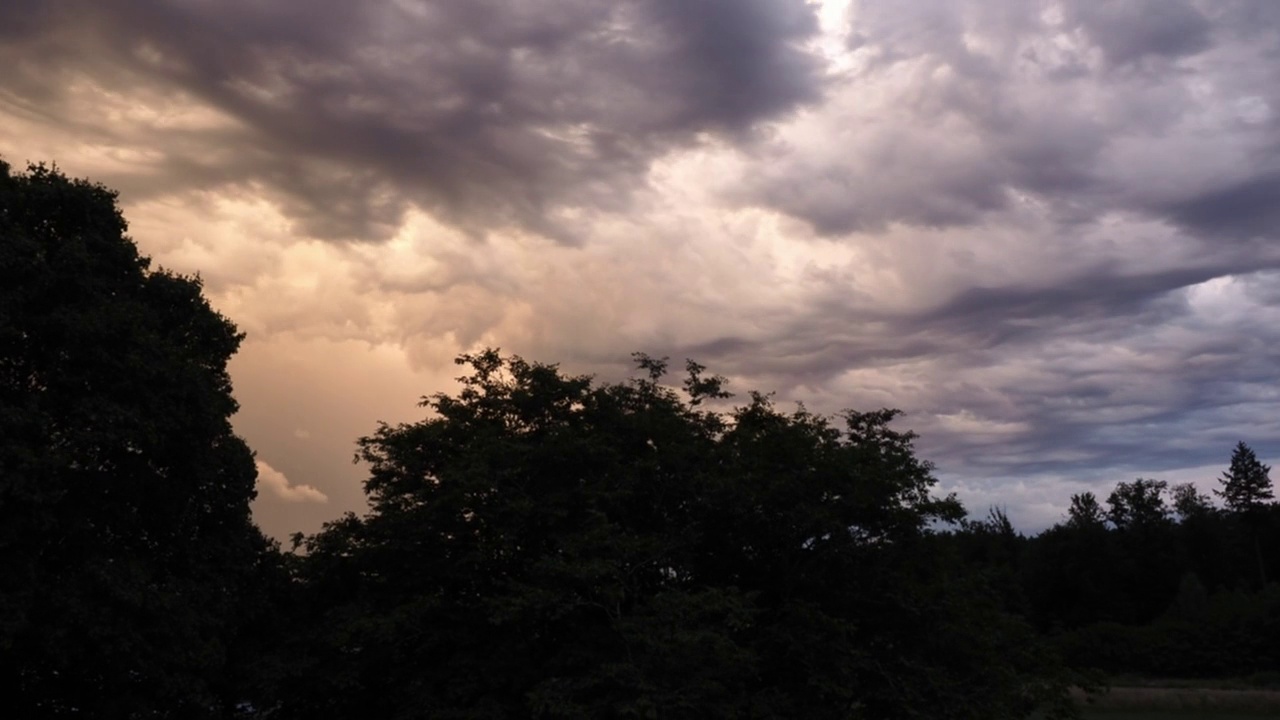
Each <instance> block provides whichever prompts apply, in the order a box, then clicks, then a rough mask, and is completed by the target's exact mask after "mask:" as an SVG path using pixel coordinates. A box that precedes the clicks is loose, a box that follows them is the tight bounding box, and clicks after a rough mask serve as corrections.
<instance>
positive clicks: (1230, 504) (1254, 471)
mask: <svg viewBox="0 0 1280 720" xmlns="http://www.w3.org/2000/svg"><path fill="white" fill-rule="evenodd" d="M1270 473H1271V467H1270V466H1269V465H1263V464H1262V462H1261V461H1260V460H1258V456H1257V455H1255V454H1254V452H1253V449H1252V448H1250V447H1249V446H1248V445H1246V444H1244V442H1243V441H1242V442H1239V443H1237V444H1236V447H1235V450H1233V451H1232V452H1231V466H1230V468H1228V469H1227V470H1226V471H1225V472H1223V473H1222V477H1221V478H1219V479H1218V484H1219V485H1221V488H1217V489H1215V490H1214V491H1213V492H1214V494H1215V495H1217V496H1218V497H1220V498H1222V502H1223V504H1225V505H1226V506H1227V509H1228V510H1230V511H1231V512H1234V513H1249V512H1254V511H1256V510H1258V509H1259V508H1261V507H1262V506H1263V505H1265V504H1266V503H1268V502H1270V501H1271V500H1273V499H1274V497H1275V496H1274V494H1273V493H1272V490H1271V474H1270Z"/></svg>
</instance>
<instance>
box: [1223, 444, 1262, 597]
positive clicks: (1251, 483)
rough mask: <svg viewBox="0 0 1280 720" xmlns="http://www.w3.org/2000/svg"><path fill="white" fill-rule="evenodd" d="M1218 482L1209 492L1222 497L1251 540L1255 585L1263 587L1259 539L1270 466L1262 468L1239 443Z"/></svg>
mask: <svg viewBox="0 0 1280 720" xmlns="http://www.w3.org/2000/svg"><path fill="white" fill-rule="evenodd" d="M1218 483H1219V484H1220V485H1221V486H1222V488H1221V489H1215V490H1214V491H1213V492H1214V494H1216V495H1217V496H1218V497H1220V498H1222V502H1223V504H1224V505H1226V506H1227V510H1228V511H1229V512H1231V513H1232V514H1233V515H1234V516H1235V517H1236V518H1237V519H1239V520H1242V521H1243V523H1244V525H1245V526H1246V527H1247V528H1248V530H1249V534H1250V535H1252V537H1253V556H1254V561H1255V563H1256V565H1257V568H1258V582H1259V584H1260V585H1266V584H1267V566H1266V561H1265V560H1264V559H1263V556H1262V542H1261V539H1260V535H1261V525H1262V523H1263V520H1264V518H1263V515H1262V511H1263V510H1264V509H1265V508H1266V507H1267V506H1268V504H1270V502H1271V500H1273V499H1274V497H1275V496H1274V494H1273V493H1272V491H1271V467H1270V466H1268V465H1263V464H1262V462H1261V461H1260V460H1258V456H1257V455H1255V454H1254V452H1253V449H1252V448H1250V447H1249V446H1248V445H1246V444H1244V442H1243V441H1241V442H1239V443H1237V444H1236V447H1235V450H1233V451H1232V452H1231V466H1230V467H1229V468H1228V469H1227V471H1226V472H1224V473H1222V477H1221V478H1219V480H1218Z"/></svg>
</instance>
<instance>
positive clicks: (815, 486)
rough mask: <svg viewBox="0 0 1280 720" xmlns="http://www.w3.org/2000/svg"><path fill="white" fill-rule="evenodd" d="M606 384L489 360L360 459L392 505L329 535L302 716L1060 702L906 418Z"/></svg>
mask: <svg viewBox="0 0 1280 720" xmlns="http://www.w3.org/2000/svg"><path fill="white" fill-rule="evenodd" d="M637 359H638V362H639V365H640V368H641V370H642V371H643V375H642V376H641V377H640V378H639V379H637V380H634V381H632V382H630V383H623V384H604V385H596V384H595V383H594V382H593V381H592V379H591V378H588V377H579V376H565V375H562V374H561V373H560V372H559V371H558V370H557V369H556V368H555V367H554V366H549V365H542V364H536V363H529V362H526V361H524V360H522V359H520V358H518V357H503V356H501V355H499V354H498V353H497V352H495V351H486V352H482V353H478V354H475V355H467V356H463V357H462V358H460V362H461V363H463V364H466V365H469V366H470V368H471V371H470V373H469V374H468V375H466V376H464V377H463V378H460V380H461V381H462V389H461V390H460V392H459V393H457V394H456V395H444V394H441V395H436V396H434V397H432V398H429V399H427V400H426V401H425V404H426V405H428V406H429V407H430V409H431V410H432V411H433V412H432V413H431V415H430V416H429V417H428V418H427V419H425V420H423V421H421V422H418V423H413V424H409V425H400V426H395V427H392V426H383V427H381V428H380V429H379V430H378V431H377V432H376V433H375V434H374V435H372V436H370V437H367V438H365V439H363V440H362V441H361V443H360V447H361V456H362V458H363V459H364V460H365V461H366V462H368V463H369V465H370V469H371V474H370V477H369V480H368V481H367V483H366V491H367V493H368V495H369V499H370V504H371V511H370V513H369V514H368V515H367V516H365V517H363V518H357V517H354V516H350V517H348V518H345V519H344V520H342V521H339V522H336V523H332V524H330V525H329V526H328V527H327V528H326V529H325V530H324V531H323V532H322V533H320V534H319V535H317V536H314V537H312V538H310V539H308V540H307V543H306V545H307V550H308V553H307V557H306V568H307V570H306V572H305V579H306V582H307V587H308V588H309V589H310V591H311V593H312V597H313V598H314V599H315V600H314V602H315V605H314V607H316V609H317V613H318V615H317V617H316V619H315V621H314V626H315V627H322V628H326V632H324V633H321V634H317V635H315V636H314V637H313V638H312V640H313V644H311V645H310V646H309V647H307V649H306V652H305V654H304V656H305V657H307V658H309V659H310V660H309V662H310V665H308V666H306V667H304V668H301V669H300V673H299V676H298V678H297V681H296V684H290V683H285V687H286V690H287V692H286V696H285V697H284V698H283V702H282V705H281V707H282V711H281V713H282V716H297V717H316V716H323V717H332V718H342V717H366V716H370V715H376V716H381V717H393V716H401V717H436V718H461V717H468V718H472V717H495V718H496V717H539V718H585V717H663V718H676V719H678V718H703V717H757V718H792V717H806V718H862V717H867V718H906V717H925V716H933V715H936V714H937V712H938V709H939V708H942V709H945V710H944V712H945V713H946V714H947V716H948V717H954V718H1012V717H1022V716H1024V714H1025V712H1026V711H1027V710H1028V709H1029V707H1030V705H1031V704H1032V703H1033V702H1034V701H1035V700H1036V699H1037V698H1039V697H1043V696H1044V695H1045V694H1046V693H1052V691H1053V688H1054V687H1055V685H1054V684H1053V683H1052V682H1051V681H1047V680H1046V678H1045V677H1044V676H1042V675H1040V674H1038V673H1039V671H1040V670H1043V669H1044V668H1046V667H1048V665H1047V664H1046V661H1045V659H1044V658H1043V657H1042V656H1041V655H1039V654H1038V650H1037V648H1038V645H1037V644H1036V643H1035V641H1034V639H1033V638H1031V637H1030V636H1029V635H1028V634H1027V629H1026V627H1025V626H1023V625H1022V624H1021V623H1020V622H1019V621H1018V620H1017V619H1015V618H1012V617H1009V616H1008V615H1006V614H1004V613H1003V612H1001V610H1000V608H999V605H998V603H997V602H995V601H994V600H993V599H992V597H991V592H990V590H989V588H985V587H984V586H983V585H982V584H981V583H980V582H978V581H977V580H976V579H975V578H971V577H967V576H965V575H963V574H962V573H960V572H959V567H958V563H956V562H953V561H951V560H950V559H948V557H947V554H946V547H945V546H944V545H943V544H942V543H941V541H940V539H939V538H938V537H937V536H935V535H933V534H932V532H931V529H930V528H931V527H932V525H933V524H934V523H937V522H940V521H944V520H956V519H958V518H959V516H960V510H961V509H960V506H959V504H958V503H957V502H955V501H954V500H953V499H950V498H936V497H934V496H933V495H932V494H931V490H932V487H933V485H934V479H933V477H932V474H931V471H930V466H929V464H928V463H926V462H923V461H921V460H919V459H918V458H917V457H916V456H915V454H914V451H913V449H912V437H913V436H912V435H911V434H910V433H903V432H898V431H896V430H894V429H893V428H892V427H891V426H890V423H891V421H892V420H893V418H894V416H895V413H894V412H893V411H887V410H886V411H876V412H870V413H856V412H849V413H846V414H845V415H844V416H843V418H842V421H843V422H842V423H841V425H836V424H833V423H832V422H831V421H830V420H828V419H826V418H823V417H819V416H816V415H813V414H811V413H808V412H806V411H804V410H803V409H800V410H797V411H796V412H794V413H784V412H780V411H778V410H777V409H776V408H775V407H774V406H773V405H772V403H771V402H770V401H769V399H768V397H766V396H763V395H759V394H752V395H751V396H750V400H749V402H747V403H746V404H744V405H743V406H741V407H739V408H738V409H737V410H735V411H734V412H732V413H729V414H727V415H722V414H720V413H717V412H714V411H710V410H706V409H704V408H705V407H706V405H707V404H709V403H704V402H702V401H703V400H708V399H714V398H720V397H723V396H724V394H725V393H724V391H723V378H719V377H707V376H705V375H704V374H702V372H703V368H702V367H701V366H699V365H696V364H690V365H689V366H688V370H689V373H690V377H689V379H688V381H687V382H686V383H685V384H684V388H685V390H686V393H685V394H684V395H681V394H680V393H678V392H677V391H675V390H673V389H670V388H668V387H666V386H664V385H662V384H661V382H660V381H661V379H662V377H663V373H664V372H665V369H666V363H665V361H662V360H658V359H654V358H649V357H645V356H639V357H638V358H637Z"/></svg>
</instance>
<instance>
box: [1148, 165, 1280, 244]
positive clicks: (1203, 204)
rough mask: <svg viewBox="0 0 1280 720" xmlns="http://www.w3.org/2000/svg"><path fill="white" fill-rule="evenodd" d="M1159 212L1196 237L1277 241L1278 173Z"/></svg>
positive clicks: (1279, 232)
mask: <svg viewBox="0 0 1280 720" xmlns="http://www.w3.org/2000/svg"><path fill="white" fill-rule="evenodd" d="M1160 211H1161V214H1163V215H1166V216H1167V217H1169V218H1171V219H1172V220H1174V221H1175V222H1176V223H1178V224H1179V225H1182V226H1185V227H1186V228H1188V229H1189V230H1191V231H1193V232H1196V233H1203V234H1206V235H1210V236H1214V237H1225V238H1234V239H1242V240H1248V239H1254V238H1266V239H1275V238H1280V172H1271V173H1266V174H1262V175H1258V176H1255V177H1251V178H1248V179H1247V180H1242V181H1239V182H1236V183H1232V184H1230V185H1226V186H1224V187H1216V188H1213V189H1211V190H1209V191H1207V192H1204V193H1201V194H1199V195H1196V196H1193V197H1190V198H1187V199H1185V200H1182V201H1180V202H1175V203H1170V204H1168V205H1166V206H1165V207H1163V208H1160Z"/></svg>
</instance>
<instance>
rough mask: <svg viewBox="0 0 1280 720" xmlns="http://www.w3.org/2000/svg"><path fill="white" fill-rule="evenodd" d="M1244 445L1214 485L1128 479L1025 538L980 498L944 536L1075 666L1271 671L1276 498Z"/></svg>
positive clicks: (1265, 472) (1278, 637)
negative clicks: (980, 513) (1209, 490)
mask: <svg viewBox="0 0 1280 720" xmlns="http://www.w3.org/2000/svg"><path fill="white" fill-rule="evenodd" d="M1269 471H1270V468H1269V467H1268V466H1266V465H1264V464H1263V463H1261V462H1260V461H1259V460H1258V458H1257V457H1256V455H1255V454H1254V452H1253V450H1252V449H1250V448H1249V447H1248V446H1247V445H1245V444H1244V443H1240V444H1239V445H1237V446H1236V448H1235V450H1234V452H1233V453H1232V455H1231V460H1230V465H1229V467H1228V468H1227V469H1226V471H1225V472H1224V473H1223V475H1222V477H1221V478H1220V480H1219V483H1218V486H1217V488H1216V489H1215V491H1214V495H1215V496H1216V500H1217V501H1219V503H1220V504H1218V503H1215V498H1211V497H1210V496H1207V495H1204V494H1202V493H1200V492H1199V491H1198V490H1197V489H1196V487H1195V486H1194V485H1192V484H1189V483H1188V484H1182V485H1174V486H1169V485H1168V484H1167V483H1165V482H1162V481H1158V480H1151V479H1142V478H1139V479H1137V480H1134V481H1132V482H1121V483H1119V484H1117V485H1116V487H1115V489H1114V490H1113V491H1112V492H1111V493H1110V494H1109V495H1108V496H1107V498H1106V499H1105V501H1102V502H1099V500H1098V498H1097V497H1096V496H1095V495H1094V494H1093V493H1082V494H1079V495H1075V496H1073V497H1072V498H1071V506H1070V509H1069V511H1068V514H1067V516H1066V517H1065V518H1064V519H1063V521H1062V522H1060V523H1058V524H1057V525H1055V526H1053V527H1051V528H1049V529H1048V530H1046V531H1044V532H1042V533H1040V534H1039V535H1036V536H1033V537H1024V536H1023V535H1021V534H1019V533H1018V532H1016V531H1015V529H1014V528H1013V526H1012V525H1011V523H1010V522H1009V519H1008V517H1007V516H1006V515H1005V514H1004V513H1003V512H1002V511H1001V510H999V509H993V510H992V511H991V512H990V514H989V516H988V517H987V518H985V519H983V520H981V521H967V522H965V523H964V524H963V526H962V527H961V529H959V530H958V531H957V532H955V533H954V534H953V535H952V537H953V540H954V541H955V542H956V543H957V544H958V545H959V546H960V547H961V548H963V551H962V552H963V554H964V556H965V557H966V559H967V561H968V562H971V563H973V564H974V565H975V566H976V567H980V568H982V569H983V570H984V571H985V572H987V573H989V574H990V575H991V576H992V577H994V578H996V579H997V580H998V584H999V586H1000V587H1002V588H1004V598H1005V602H1006V606H1007V607H1009V608H1010V609H1011V610H1012V611H1014V612H1017V613H1018V614H1019V615H1021V616H1023V617H1025V618H1027V619H1028V620H1029V621H1030V622H1031V623H1032V624H1033V625H1034V626H1035V627H1036V629H1037V631H1038V632H1040V633H1041V634H1042V635H1043V636H1044V637H1046V638H1048V639H1049V641H1051V643H1052V645H1053V646H1054V647H1056V648H1057V650H1058V651H1059V652H1060V653H1061V655H1062V657H1063V658H1064V659H1065V660H1066V661H1067V662H1068V663H1069V664H1070V665H1072V666H1075V667H1081V668H1084V667H1095V668H1099V669H1101V670H1104V671H1107V672H1109V673H1132V674H1146V675H1156V676H1173V677H1218V678H1221V677H1248V676H1256V679H1257V680H1259V681H1265V682H1269V683H1272V684H1274V683H1276V682H1278V681H1280V672H1278V671H1277V668H1280V585H1277V584H1276V583H1275V582H1274V581H1275V579H1277V577H1278V576H1277V573H1278V572H1280V505H1277V504H1276V503H1275V502H1274V499H1273V490H1272V483H1271V478H1270V472H1269Z"/></svg>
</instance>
